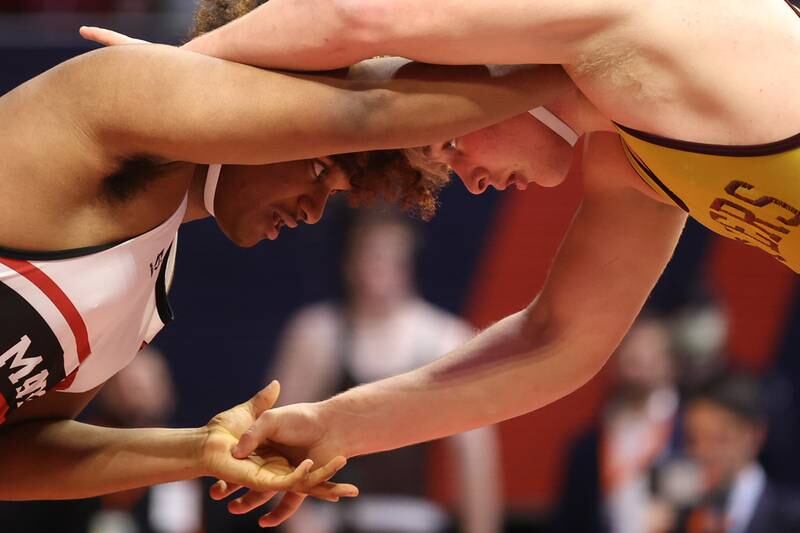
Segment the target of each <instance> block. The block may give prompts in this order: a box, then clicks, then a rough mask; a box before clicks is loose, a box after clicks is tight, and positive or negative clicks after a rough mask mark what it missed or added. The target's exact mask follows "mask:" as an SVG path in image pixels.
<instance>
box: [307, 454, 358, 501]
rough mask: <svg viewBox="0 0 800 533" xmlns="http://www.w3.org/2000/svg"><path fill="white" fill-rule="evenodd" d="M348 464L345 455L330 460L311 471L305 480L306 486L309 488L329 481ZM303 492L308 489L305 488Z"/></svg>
mask: <svg viewBox="0 0 800 533" xmlns="http://www.w3.org/2000/svg"><path fill="white" fill-rule="evenodd" d="M346 464H347V459H345V458H344V456H341V455H339V456H337V457H334V458H333V459H331V460H330V461H328V464H326V465H323V466H321V467H319V468H317V469H316V470H313V471H311V472H310V473H309V474H308V476H307V477H306V479H305V480H304V481H303V485H304V488H306V489H309V488H311V487H313V486H315V485H319V484H320V483H323V482H325V481H328V480H329V479H331V478H332V477H333V476H335V475H336V472H338V471H339V470H341V469H342V468H344V465H346ZM303 492H308V491H307V490H303Z"/></svg>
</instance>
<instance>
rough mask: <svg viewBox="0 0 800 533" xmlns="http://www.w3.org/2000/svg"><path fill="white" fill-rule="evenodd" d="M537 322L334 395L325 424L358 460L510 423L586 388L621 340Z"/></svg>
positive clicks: (527, 317) (501, 328)
mask: <svg viewBox="0 0 800 533" xmlns="http://www.w3.org/2000/svg"><path fill="white" fill-rule="evenodd" d="M537 320H538V318H536V314H535V313H534V312H533V310H531V309H529V310H526V311H523V312H520V313H516V314H514V315H511V316H509V317H507V318H505V319H504V320H502V321H500V322H498V323H497V324H495V325H493V326H492V327H490V328H489V329H487V330H486V331H484V332H483V333H481V334H480V335H479V336H477V337H476V338H475V339H473V340H472V341H471V342H469V343H467V344H466V345H464V346H463V347H461V348H459V349H458V350H456V351H454V352H453V353H451V354H449V355H447V356H445V357H444V358H442V359H440V360H438V361H436V362H434V363H432V364H430V365H427V366H425V367H422V368H420V369H418V370H415V371H413V372H409V373H407V374H403V375H400V376H397V377H393V378H389V379H386V380H382V381H378V382H375V383H372V384H368V385H364V386H362V387H358V388H355V389H352V390H350V391H348V392H345V393H343V394H340V395H338V396H336V397H334V398H331V399H330V400H327V401H326V402H324V403H323V404H322V405H321V406H320V410H321V413H322V416H323V417H326V418H328V421H327V422H326V424H325V426H326V427H328V428H333V430H334V431H336V432H337V433H338V434H337V435H336V437H335V439H336V440H338V441H340V442H344V445H343V446H344V448H345V453H346V454H347V455H349V456H351V455H360V454H366V453H372V452H377V451H381V450H386V449H391V448H397V447H401V446H406V445H409V444H413V443H416V442H421V441H425V440H431V439H437V438H441V437H444V436H447V435H452V434H454V433H460V432H463V431H467V430H470V429H473V428H476V427H479V426H484V425H487V424H492V423H495V422H499V421H502V420H506V419H508V418H512V417H515V416H518V415H521V414H524V413H527V412H530V411H532V410H535V409H538V408H539V407H542V406H544V405H546V404H548V403H550V402H553V401H555V400H557V399H559V398H561V397H563V396H565V395H567V394H569V393H570V392H572V391H574V390H575V389H577V388H578V387H580V386H581V385H583V384H584V383H585V382H586V381H588V380H589V379H590V378H591V377H592V376H593V375H594V374H595V373H596V372H597V371H598V370H599V369H600V368H601V367H602V365H603V363H604V362H605V360H606V358H607V357H608V355H609V354H610V353H611V351H612V350H613V348H614V346H615V345H616V342H618V339H614V338H608V336H607V335H604V334H603V332H599V331H589V330H585V331H582V332H581V335H574V336H573V337H572V338H571V339H570V336H569V335H553V333H552V332H551V330H550V329H549V327H548V326H547V325H544V323H538V324H537ZM531 339H533V340H531ZM568 339H570V340H568ZM398 428H402V429H401V430H398Z"/></svg>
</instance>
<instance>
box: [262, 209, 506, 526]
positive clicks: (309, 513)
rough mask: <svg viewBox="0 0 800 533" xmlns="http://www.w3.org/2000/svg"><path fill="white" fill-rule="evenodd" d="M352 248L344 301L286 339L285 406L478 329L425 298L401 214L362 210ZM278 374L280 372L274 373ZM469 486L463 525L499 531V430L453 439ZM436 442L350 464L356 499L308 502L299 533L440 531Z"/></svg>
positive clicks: (374, 374)
mask: <svg viewBox="0 0 800 533" xmlns="http://www.w3.org/2000/svg"><path fill="white" fill-rule="evenodd" d="M356 213H357V214H356V218H355V220H354V221H353V223H352V224H351V226H350V228H349V231H348V236H347V242H346V247H345V259H344V264H343V277H344V285H345V293H346V297H345V298H344V301H343V302H342V303H322V304H318V305H313V306H310V307H308V308H306V309H303V310H301V311H300V312H299V313H297V315H296V316H295V317H294V318H293V319H292V320H291V322H290V323H289V325H288V327H287V329H286V331H285V332H284V334H283V337H282V343H281V346H280V350H279V353H278V355H277V358H276V361H277V363H276V364H277V369H276V371H275V373H274V374H275V375H274V377H276V378H278V379H279V380H280V381H281V384H282V391H283V396H282V398H281V401H282V403H294V402H300V401H315V400H321V399H324V398H326V397H329V396H331V395H333V394H335V393H336V392H339V391H342V390H344V389H347V388H350V387H353V386H355V385H358V384H360V383H365V382H370V381H375V380H378V379H381V378H384V377H387V376H390V375H394V374H398V373H402V372H405V371H408V370H411V369H412V368H414V367H417V366H420V365H424V364H426V363H428V362H430V361H432V360H433V359H435V358H436V357H438V356H441V355H443V354H445V353H446V352H448V351H449V350H451V349H452V348H455V347H456V346H459V345H460V344H462V343H463V342H465V341H466V340H467V339H468V338H469V337H470V336H471V334H472V333H471V331H470V329H469V327H468V326H467V325H466V324H465V323H464V322H462V321H461V320H460V319H458V318H457V317H455V316H453V315H450V314H449V313H446V312H444V311H442V310H440V309H438V308H436V307H434V306H432V305H431V304H429V303H427V302H426V301H424V300H423V299H422V298H420V296H419V295H418V294H417V293H416V290H415V287H414V259H415V250H416V249H417V248H418V242H417V236H416V233H415V231H414V227H413V226H412V225H411V224H412V222H411V221H410V220H408V219H407V218H406V217H404V216H402V215H400V214H397V213H395V212H393V211H381V210H375V209H373V210H365V211H359V212H356ZM271 377H272V376H271ZM445 443H446V445H447V446H449V447H450V455H451V456H452V457H453V458H454V465H455V466H456V474H457V476H456V479H455V482H454V483H453V485H454V486H455V487H457V488H458V489H459V490H460V499H459V502H458V515H459V518H460V525H461V529H460V530H461V531H464V532H468V533H493V532H497V531H499V530H500V522H501V515H500V514H501V507H500V495H499V486H500V484H499V479H498V476H499V465H498V462H499V457H498V450H497V442H496V435H495V430H494V428H482V429H479V430H475V431H472V432H469V433H466V434H463V435H458V436H455V437H452V438H450V439H447V440H446V441H445ZM427 455H428V453H427V446H425V445H420V446H414V447H409V448H404V449H401V450H396V451H393V452H387V453H383V454H377V455H374V456H367V457H360V458H355V459H353V460H351V461H350V462H349V463H348V465H347V467H346V468H345V470H344V471H343V472H342V474H340V477H341V480H346V481H350V482H353V483H356V484H357V485H359V487H360V489H361V491H362V495H361V496H360V497H359V498H357V499H356V500H355V501H353V502H347V503H339V504H335V505H324V504H322V505H318V506H315V507H311V506H307V507H306V508H305V509H304V511H305V512H302V513H300V514H299V515H298V516H296V517H295V518H293V519H292V520H290V521H289V522H288V524H287V528H286V531H288V532H290V533H327V532H333V531H339V532H345V531H346V532H349V533H355V532H359V533H365V532H369V533H381V532H385V533H389V532H391V533H412V532H413V533H433V532H438V531H443V530H444V529H445V528H446V527H448V521H449V519H448V515H447V513H446V512H445V511H444V510H443V509H441V508H440V507H439V506H438V505H436V504H435V503H433V502H431V501H430V500H428V499H426V498H425V486H426V480H427V477H428V472H427V470H428V468H427V464H426V459H427Z"/></svg>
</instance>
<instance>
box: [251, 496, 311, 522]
mask: <svg viewBox="0 0 800 533" xmlns="http://www.w3.org/2000/svg"><path fill="white" fill-rule="evenodd" d="M305 499H306V495H305V494H298V493H296V492H287V493H286V494H285V495H284V496H283V498H282V499H281V502H280V503H279V504H278V506H277V507H275V509H273V510H272V512H270V513H267V514H265V515H264V516H262V517H261V518H259V519H258V525H259V526H261V527H275V526H277V525H279V524H281V523H283V522H284V521H286V520H287V519H288V518H289V517H291V516H292V515H293V514H294V513H295V512H297V510H298V509H299V508H300V505H301V504H302V503H303V500H305Z"/></svg>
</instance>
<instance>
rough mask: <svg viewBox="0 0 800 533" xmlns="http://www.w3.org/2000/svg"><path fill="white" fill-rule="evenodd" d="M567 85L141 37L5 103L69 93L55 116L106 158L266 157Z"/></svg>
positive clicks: (254, 160)
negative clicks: (281, 57) (215, 51)
mask: <svg viewBox="0 0 800 533" xmlns="http://www.w3.org/2000/svg"><path fill="white" fill-rule="evenodd" d="M568 84H569V81H568V78H567V77H566V75H565V74H564V73H563V71H562V70H561V69H560V68H559V67H541V68H537V67H531V68H526V69H518V70H515V71H512V72H511V73H509V74H507V75H502V76H498V77H491V76H490V75H489V73H488V71H487V70H486V69H484V68H454V69H452V70H447V69H445V70H444V71H443V70H442V69H437V68H429V69H423V70H422V71H419V72H418V73H417V74H415V76H414V77H406V78H403V79H396V80H391V81H350V80H342V79H335V78H322V77H313V76H305V77H304V76H298V75H289V74H284V73H278V72H270V71H265V70H261V69H257V68H254V67H250V66H245V65H239V64H236V63H230V62H227V61H221V60H219V59H215V58H211V57H207V56H203V55H201V54H194V53H190V52H187V51H184V50H179V49H175V48H173V47H167V46H159V45H132V46H117V47H111V48H106V49H103V50H98V51H95V52H91V53H89V54H85V55H83V56H81V57H79V58H77V59H75V60H72V61H69V62H67V63H65V64H63V65H60V66H59V67H57V68H56V69H54V70H52V71H50V72H48V73H46V74H45V75H43V76H41V77H39V78H36V79H34V80H32V81H31V82H29V83H28V84H26V85H25V86H23V87H20V88H18V89H17V92H18V95H17V96H20V97H21V98H16V99H15V98H9V99H8V103H7V104H6V109H5V111H6V114H8V116H9V117H10V118H13V117H14V116H17V117H20V118H17V119H16V120H17V121H19V120H24V118H22V117H24V114H19V113H14V108H13V106H14V105H15V104H16V105H18V106H19V107H20V109H22V108H29V107H30V105H29V104H30V98H31V97H33V98H41V97H43V95H46V96H48V97H49V98H50V100H57V101H60V102H68V103H69V105H64V106H62V107H61V108H60V109H59V110H58V116H57V117H56V118H58V119H59V120H63V118H64V116H65V115H66V116H68V117H69V118H71V119H72V120H73V121H75V122H76V123H77V129H78V130H80V131H81V132H82V133H85V134H86V135H85V137H86V139H85V141H84V142H85V143H86V144H88V145H89V149H90V150H91V149H92V148H94V151H96V152H99V153H100V154H102V156H103V157H104V158H105V159H106V160H114V161H116V160H118V159H119V158H124V157H127V156H130V155H152V156H157V157H160V158H163V159H166V160H177V161H190V162H196V163H210V162H217V163H219V162H222V163H240V164H261V163H269V162H275V161H286V160H295V159H305V158H309V157H316V156H320V155H328V154H335V153H343V152H352V151H363V150H372V149H386V148H403V147H410V146H422V145H426V144H432V143H434V142H441V141H442V140H443V139H447V138H450V137H453V136H456V135H459V134H463V133H466V132H468V131H472V130H475V129H479V128H481V127H484V126H487V125H489V124H492V123H494V122H497V121H499V120H503V119H505V118H508V117H510V116H513V115H515V114H517V113H520V112H523V111H525V110H526V109H528V108H530V107H533V106H536V105H539V104H541V103H544V102H546V101H549V100H551V99H552V98H553V97H555V96H556V95H558V94H559V93H560V92H561V91H562V90H563V88H564V87H565V86H568ZM37 93H38V94H37ZM12 94H13V93H12ZM25 95H29V96H28V100H25ZM48 109H49V108H48ZM0 111H3V110H2V109H0ZM43 112H47V109H45V110H44V111H43ZM50 119H51V120H52V119H53V117H50ZM17 129H21V128H17ZM33 144H36V143H33ZM39 147H40V148H41V143H39ZM83 148H86V147H85V146H84V147H83ZM75 151H78V150H75ZM81 151H84V150H81ZM70 153H72V152H70ZM70 163H71V162H70ZM64 166H72V165H71V164H69V165H67V164H65V165H64Z"/></svg>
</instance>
